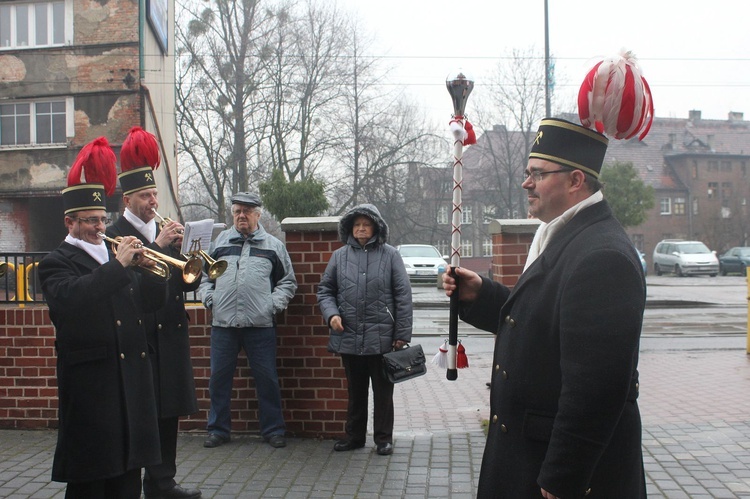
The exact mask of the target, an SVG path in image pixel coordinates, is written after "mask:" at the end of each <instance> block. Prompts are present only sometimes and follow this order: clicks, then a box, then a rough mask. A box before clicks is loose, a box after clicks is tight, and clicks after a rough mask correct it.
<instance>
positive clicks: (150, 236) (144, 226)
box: [122, 208, 156, 243]
mask: <svg viewBox="0 0 750 499" xmlns="http://www.w3.org/2000/svg"><path fill="white" fill-rule="evenodd" d="M122 216H124V217H125V220H127V221H128V222H130V224H131V225H132V226H133V227H135V228H136V229H138V232H140V233H141V234H143V236H144V237H145V238H146V239H147V241H145V242H146V243H153V242H154V239H156V222H155V221H154V219H153V218H152V219H151V220H149V221H148V222H144V221H143V220H141V219H140V218H138V217H137V216H136V215H135V214H134V213H133V212H132V211H130V208H125V211H124V212H123V213H122Z"/></svg>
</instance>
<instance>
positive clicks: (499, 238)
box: [489, 219, 541, 287]
mask: <svg viewBox="0 0 750 499" xmlns="http://www.w3.org/2000/svg"><path fill="white" fill-rule="evenodd" d="M540 223H541V222H540V221H539V220H535V219H523V220H493V221H492V222H490V227H489V230H490V234H491V235H492V269H491V270H492V279H493V280H495V281H497V282H500V283H502V284H505V285H506V286H509V287H513V286H515V284H516V281H518V278H519V277H520V275H521V273H522V272H523V266H524V264H525V263H526V256H527V255H528V254H529V248H530V247H531V241H533V239H534V234H535V233H536V229H537V227H539V224H540Z"/></svg>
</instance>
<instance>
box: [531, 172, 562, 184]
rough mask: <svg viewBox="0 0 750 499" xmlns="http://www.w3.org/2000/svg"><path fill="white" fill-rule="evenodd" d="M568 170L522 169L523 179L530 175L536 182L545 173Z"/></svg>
mask: <svg viewBox="0 0 750 499" xmlns="http://www.w3.org/2000/svg"><path fill="white" fill-rule="evenodd" d="M568 172H570V170H552V171H549V172H544V171H540V170H532V171H529V170H524V171H523V179H524V180H527V179H528V178H529V177H531V180H532V181H533V182H534V183H535V184H536V183H537V182H539V181H541V180H542V179H543V178H544V176H545V175H549V174H551V173H568Z"/></svg>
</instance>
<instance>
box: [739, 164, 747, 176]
mask: <svg viewBox="0 0 750 499" xmlns="http://www.w3.org/2000/svg"><path fill="white" fill-rule="evenodd" d="M740 174H741V175H742V176H743V177H747V163H745V162H744V161H743V162H742V163H740Z"/></svg>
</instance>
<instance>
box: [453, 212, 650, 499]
mask: <svg viewBox="0 0 750 499" xmlns="http://www.w3.org/2000/svg"><path fill="white" fill-rule="evenodd" d="M645 300H646V287H645V279H644V276H643V269H642V267H641V264H640V262H639V259H638V256H637V255H636V251H635V248H634V247H633V245H632V243H631V242H630V240H629V238H628V236H627V235H626V234H625V231H624V230H623V229H622V227H621V226H620V224H619V223H618V222H617V220H615V218H614V217H613V216H612V212H611V210H610V208H609V205H608V204H607V202H606V201H601V202H598V203H596V204H593V205H591V206H589V207H587V208H584V209H582V210H581V211H580V212H579V213H578V214H576V215H575V216H574V217H573V218H572V219H571V220H570V221H568V223H567V224H566V225H565V227H563V228H562V229H560V231H559V232H558V233H557V234H555V235H554V236H552V239H551V240H550V242H549V244H548V245H547V247H546V249H545V250H544V251H543V252H542V253H541V255H540V256H539V258H538V259H537V260H535V261H534V263H532V264H531V266H530V267H529V268H528V269H527V270H526V271H525V272H524V273H523V274H522V275H521V277H520V279H519V280H518V283H517V284H516V286H515V287H514V288H513V290H512V292H511V291H509V290H508V288H506V287H504V286H502V285H501V284H499V283H494V282H491V281H489V280H486V279H485V280H484V282H483V284H482V288H481V291H480V296H479V298H478V299H477V300H476V301H474V302H473V303H471V304H466V303H464V304H463V306H464V308H463V310H462V315H461V317H462V318H463V319H464V320H466V321H467V322H469V323H470V324H472V325H474V326H476V327H478V328H480V329H484V330H486V331H493V332H496V333H497V340H496V342H495V354H494V359H493V366H492V391H491V395H490V406H491V413H490V424H489V434H488V437H487V446H486V448H485V452H484V458H483V460H482V470H481V474H480V478H479V493H478V496H479V498H507V499H520V498H532V497H541V494H540V487H541V488H544V489H545V490H547V491H549V492H551V493H552V494H554V495H556V496H558V497H562V498H564V499H573V498H583V497H584V496H585V495H586V493H587V491H589V489H590V491H589V494H588V496H587V499H592V498H606V499H638V498H643V497H645V495H646V490H645V479H644V473H643V458H642V451H641V419H640V414H639V411H638V404H637V402H636V398H637V395H638V371H637V364H638V345H639V340H640V333H641V324H642V320H643V310H644V307H645ZM501 305H502V309H501V310H500V313H499V314H498V312H497V310H498V307H499V306H501Z"/></svg>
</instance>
